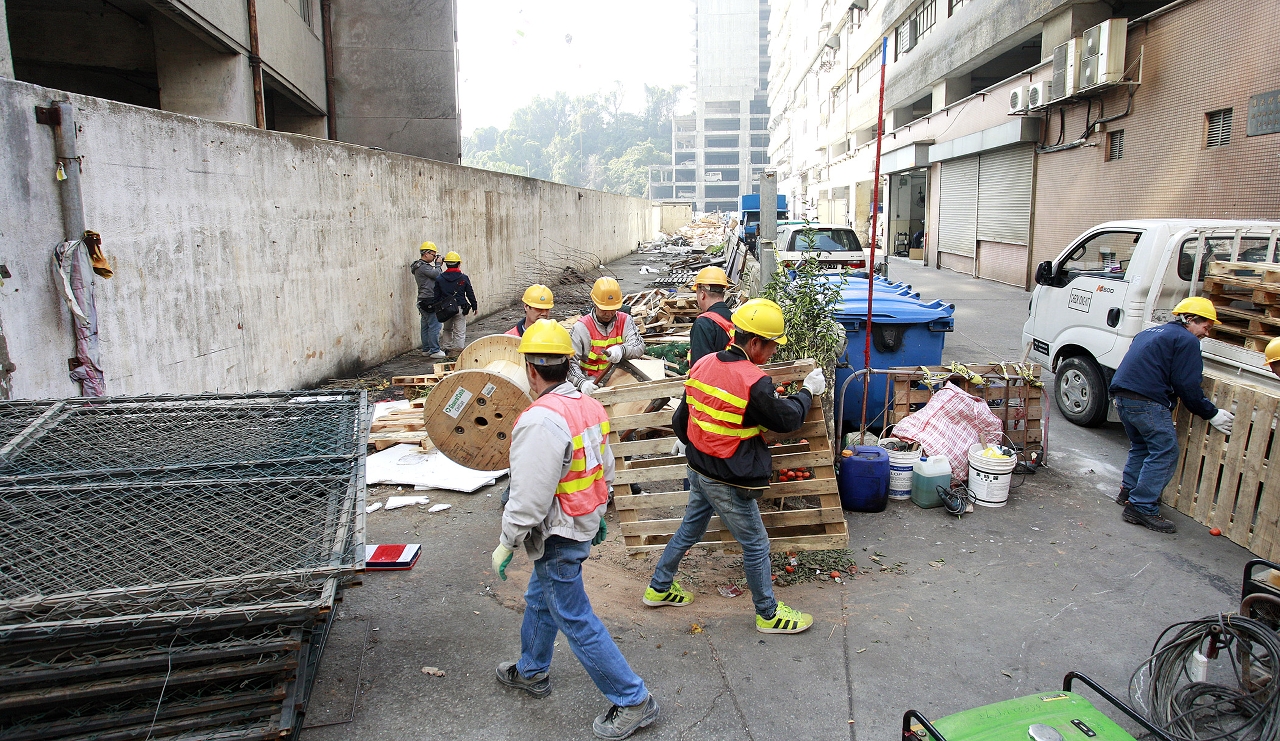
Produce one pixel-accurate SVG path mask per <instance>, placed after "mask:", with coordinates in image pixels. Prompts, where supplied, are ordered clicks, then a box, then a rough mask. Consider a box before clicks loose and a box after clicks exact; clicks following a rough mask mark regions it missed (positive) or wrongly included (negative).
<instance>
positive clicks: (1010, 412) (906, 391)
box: [868, 363, 1044, 452]
mask: <svg viewBox="0 0 1280 741" xmlns="http://www.w3.org/2000/svg"><path fill="white" fill-rule="evenodd" d="M966 367H967V368H968V369H969V370H970V371H971V372H972V373H974V374H976V375H978V376H981V377H982V378H983V379H984V380H985V381H986V384H985V385H979V384H978V383H977V382H976V381H972V380H970V379H967V378H965V377H963V376H960V375H957V374H952V375H951V377H950V379H949V380H950V381H951V383H954V384H955V385H956V386H958V387H960V389H961V390H963V391H965V392H967V393H970V394H973V395H974V396H977V397H979V398H982V399H985V400H986V402H987V406H988V407H989V408H990V409H991V412H992V413H993V414H995V415H996V416H997V417H999V418H1000V421H1001V422H1002V423H1003V425H1004V432H1005V434H1006V435H1008V436H1009V439H1010V440H1011V441H1013V445H1014V447H1016V448H1019V449H1020V450H1022V451H1024V452H1034V451H1043V450H1044V388H1043V387H1041V386H1037V385H1035V384H1032V383H1028V382H1027V381H1026V380H1025V379H1024V378H1022V377H1020V376H1019V375H1017V374H1016V373H1015V372H1014V369H1013V364H1012V363H1006V364H1005V367H1004V369H1003V370H1002V369H1001V367H1000V364H998V363H991V364H985V365H969V366H966ZM929 370H930V372H932V373H944V372H947V369H946V368H944V367H942V366H934V367H931V368H929ZM1030 370H1031V373H1030V375H1031V377H1032V378H1037V379H1038V378H1040V366H1039V365H1038V364H1035V363H1032V364H1030ZM889 374H890V375H889V378H890V382H891V383H892V384H893V400H892V405H893V406H892V409H888V410H886V411H887V412H888V414H887V418H888V420H889V423H890V424H897V423H898V422H899V421H900V420H901V419H902V418H903V417H906V416H907V415H908V414H910V413H912V412H914V411H916V410H918V409H922V408H923V407H924V405H925V404H928V403H929V400H930V399H932V398H933V390H932V389H931V388H929V386H927V385H926V384H925V383H924V382H923V381H922V379H921V378H920V369H919V368H891V369H889ZM1006 375H1007V378H1006ZM876 382H877V381H875V380H873V381H872V383H876ZM885 396H886V400H885V401H886V405H888V404H889V403H890V402H889V400H888V394H886V395H885ZM868 416H871V415H870V413H868Z"/></svg>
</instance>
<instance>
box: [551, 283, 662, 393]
mask: <svg viewBox="0 0 1280 741" xmlns="http://www.w3.org/2000/svg"><path fill="white" fill-rule="evenodd" d="M591 303H592V304H593V308H592V309H591V311H590V312H588V313H587V315H586V316H584V317H582V318H581V319H579V320H578V323H577V324H575V325H573V332H572V335H573V348H574V350H576V351H577V361H578V362H577V364H576V366H575V367H574V368H572V369H571V370H570V371H569V381H570V382H571V383H572V384H573V385H575V386H577V387H578V388H579V389H580V390H581V391H582V393H584V394H590V393H592V392H594V391H595V390H596V389H597V388H599V385H598V383H597V382H598V381H599V380H600V378H601V377H602V376H603V375H604V374H605V372H606V371H607V370H609V366H610V365H613V364H614V363H621V362H622V361H623V360H624V359H632V360H634V359H635V358H639V357H641V356H642V355H644V340H643V339H641V338H640V330H638V329H636V323H635V321H633V320H632V319H631V316H630V315H629V314H624V313H621V312H619V311H618V309H621V308H622V286H620V285H618V281H617V280H615V279H613V278H609V277H605V278H600V279H598V280H597V281H596V282H595V284H594V285H593V286H591Z"/></svg>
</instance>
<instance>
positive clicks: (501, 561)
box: [493, 543, 511, 581]
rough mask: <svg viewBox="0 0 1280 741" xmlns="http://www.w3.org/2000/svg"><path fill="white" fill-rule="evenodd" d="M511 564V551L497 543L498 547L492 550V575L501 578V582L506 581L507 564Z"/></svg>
mask: <svg viewBox="0 0 1280 741" xmlns="http://www.w3.org/2000/svg"><path fill="white" fill-rule="evenodd" d="M509 563H511V549H510V548H508V547H506V546H505V545H503V544H502V543H498V547H497V548H494V549H493V573H495V574H497V575H498V576H500V577H502V580H503V581H506V580H507V564H509Z"/></svg>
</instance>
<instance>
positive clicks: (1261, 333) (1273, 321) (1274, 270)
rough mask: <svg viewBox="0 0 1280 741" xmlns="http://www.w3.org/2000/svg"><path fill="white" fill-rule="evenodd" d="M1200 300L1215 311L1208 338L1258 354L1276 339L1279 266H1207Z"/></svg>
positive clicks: (1279, 308) (1279, 314) (1279, 316)
mask: <svg viewBox="0 0 1280 741" xmlns="http://www.w3.org/2000/svg"><path fill="white" fill-rule="evenodd" d="M1204 296H1205V298H1207V299H1209V300H1210V301H1212V302H1213V305H1214V306H1215V307H1216V308H1217V311H1218V323H1217V324H1215V325H1214V326H1213V329H1211V330H1209V336H1210V337H1212V338H1214V339H1216V340H1221V341H1223V342H1228V343H1231V344H1233V345H1240V346H1242V347H1245V348H1247V349H1249V350H1256V351H1258V352H1262V350H1264V349H1265V348H1266V346H1267V343H1268V342H1270V341H1271V340H1273V339H1275V338H1276V337H1278V336H1280V265H1274V264H1270V263H1256V262H1211V263H1209V270H1208V275H1206V276H1205V279H1204Z"/></svg>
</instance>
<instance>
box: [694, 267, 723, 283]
mask: <svg viewBox="0 0 1280 741" xmlns="http://www.w3.org/2000/svg"><path fill="white" fill-rule="evenodd" d="M693 284H694V285H695V286H724V287H725V288H728V287H729V276H728V275H727V274H726V273H725V272H724V269H723V268H717V267H715V266H708V267H705V268H703V269H702V270H699V271H698V274H697V275H696V276H694V278H693Z"/></svg>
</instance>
